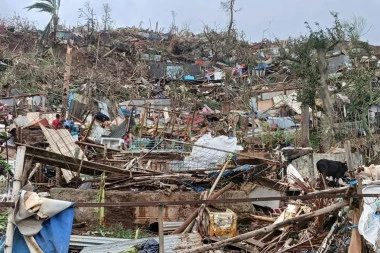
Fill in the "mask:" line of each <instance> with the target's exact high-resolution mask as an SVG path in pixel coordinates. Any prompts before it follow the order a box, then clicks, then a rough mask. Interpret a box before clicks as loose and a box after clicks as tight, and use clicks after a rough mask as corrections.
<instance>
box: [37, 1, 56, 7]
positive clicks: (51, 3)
mask: <svg viewBox="0 0 380 253" xmlns="http://www.w3.org/2000/svg"><path fill="white" fill-rule="evenodd" d="M39 1H41V2H48V3H49V4H50V5H51V6H54V2H55V1H56V0H39Z"/></svg>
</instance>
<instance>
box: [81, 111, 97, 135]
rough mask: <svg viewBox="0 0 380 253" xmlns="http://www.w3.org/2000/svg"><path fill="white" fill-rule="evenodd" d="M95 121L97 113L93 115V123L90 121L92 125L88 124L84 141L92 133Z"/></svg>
mask: <svg viewBox="0 0 380 253" xmlns="http://www.w3.org/2000/svg"><path fill="white" fill-rule="evenodd" d="M94 123H95V115H92V120H91V123H90V125H89V126H88V129H87V132H86V135H85V136H84V139H83V141H86V140H87V138H88V136H89V135H90V133H91V129H92V126H93V125H94Z"/></svg>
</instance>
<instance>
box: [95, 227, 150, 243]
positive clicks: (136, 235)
mask: <svg viewBox="0 0 380 253" xmlns="http://www.w3.org/2000/svg"><path fill="white" fill-rule="evenodd" d="M93 234H94V235H99V236H103V237H105V236H107V237H114V238H123V239H141V238H146V237H149V236H151V234H150V232H149V231H147V230H141V229H139V228H137V229H136V230H134V229H126V228H125V227H124V226H123V225H122V224H120V223H118V224H116V225H114V226H110V227H107V226H99V227H98V228H97V229H96V231H95V232H93Z"/></svg>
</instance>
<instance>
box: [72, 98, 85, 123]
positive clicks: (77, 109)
mask: <svg viewBox="0 0 380 253" xmlns="http://www.w3.org/2000/svg"><path fill="white" fill-rule="evenodd" d="M86 109H87V106H86V105H85V104H84V103H81V102H79V101H78V100H72V101H71V104H70V108H69V114H70V115H72V116H74V117H75V118H77V119H80V120H81V119H82V117H83V115H84V113H85V110H86Z"/></svg>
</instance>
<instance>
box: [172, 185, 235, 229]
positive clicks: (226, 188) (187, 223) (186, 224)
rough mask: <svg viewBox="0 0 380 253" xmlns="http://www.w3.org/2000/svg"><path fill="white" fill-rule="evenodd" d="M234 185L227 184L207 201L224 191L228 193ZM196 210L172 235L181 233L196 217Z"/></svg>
mask: <svg viewBox="0 0 380 253" xmlns="http://www.w3.org/2000/svg"><path fill="white" fill-rule="evenodd" d="M234 186H235V184H234V183H229V184H228V185H226V186H224V187H223V188H222V189H220V190H219V191H218V192H215V193H214V194H213V195H212V196H210V198H208V199H209V200H212V199H217V198H218V197H219V196H220V195H222V194H223V193H225V192H226V191H228V190H229V189H231V188H232V187H234ZM198 211H199V209H198V210H196V211H194V212H193V213H192V214H191V215H190V216H189V218H187V220H186V221H185V222H184V223H183V224H182V226H180V227H179V228H177V229H176V230H175V231H174V232H173V233H172V234H179V233H182V232H183V231H184V230H185V229H186V228H187V226H189V224H190V223H191V222H192V221H193V220H194V219H195V218H196V217H197V216H198Z"/></svg>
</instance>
